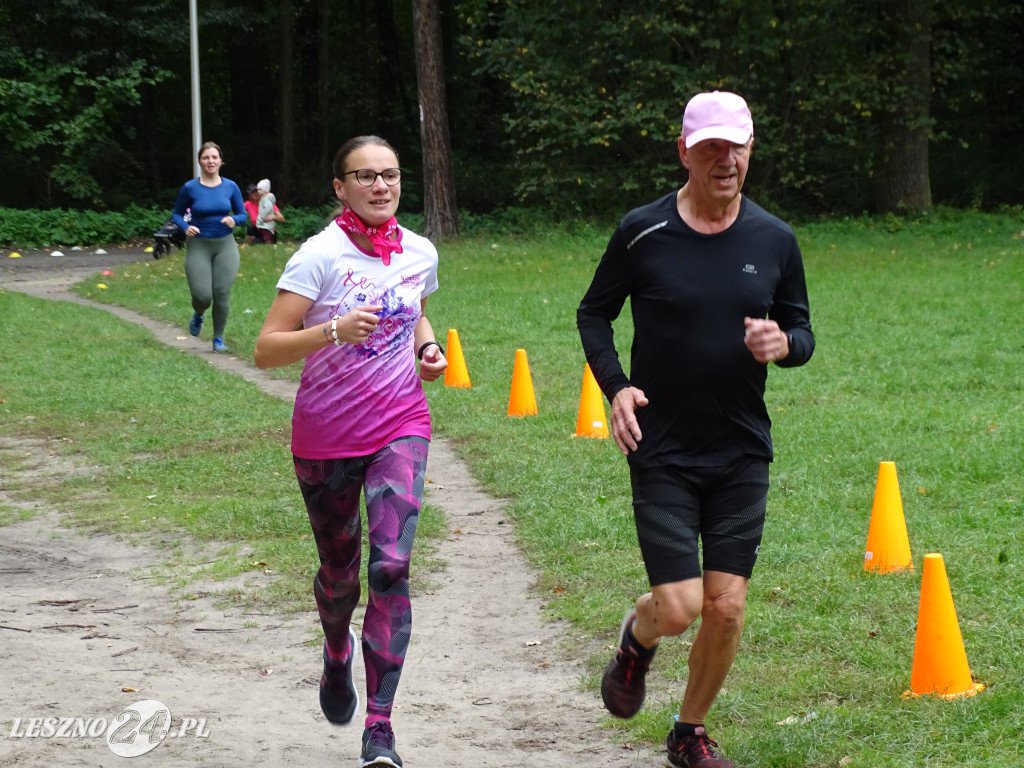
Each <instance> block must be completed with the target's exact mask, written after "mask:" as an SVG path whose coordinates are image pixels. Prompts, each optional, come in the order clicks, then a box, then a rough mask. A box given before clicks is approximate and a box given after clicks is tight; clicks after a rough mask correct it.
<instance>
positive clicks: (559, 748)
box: [0, 250, 664, 768]
mask: <svg viewBox="0 0 1024 768" xmlns="http://www.w3.org/2000/svg"><path fill="white" fill-rule="evenodd" d="M140 258H148V256H146V255H144V254H142V253H141V252H140V251H138V250H135V251H132V250H126V251H114V250H111V253H109V254H101V255H96V254H95V253H93V252H78V253H66V255H65V256H63V257H53V256H51V255H50V254H49V252H24V253H23V256H22V258H21V259H18V260H17V261H18V263H17V264H16V265H15V264H13V261H15V260H10V259H9V257H8V252H7V251H0V259H2V262H0V289H8V290H17V291H21V292H24V293H28V294H31V295H34V296H37V297H41V298H45V299H48V300H52V301H71V302H76V303H82V304H88V305H90V306H94V307H100V308H103V309H106V310H108V311H111V312H112V313H114V314H115V315H117V316H119V317H121V318H123V319H125V320H127V321H129V322H133V323H136V324H138V325H141V326H144V327H146V328H148V329H149V330H151V331H152V332H153V334H154V335H155V336H156V338H158V339H159V340H161V341H162V342H164V343H166V344H168V345H170V346H173V347H176V348H178V349H181V350H182V351H183V352H186V353H189V354H196V355H199V356H201V357H204V358H206V359H208V360H209V361H210V362H211V364H214V365H217V366H218V367H220V368H222V369H224V370H226V371H229V372H231V373H233V374H236V375H240V376H244V377H245V378H246V379H248V380H250V381H253V382H255V383H256V384H257V385H259V386H260V387H261V388H262V389H264V390H265V391H267V392H269V393H271V394H273V395H275V396H279V397H283V398H289V399H290V398H292V397H293V396H294V387H295V385H294V384H293V383H289V382H281V381H277V380H273V379H270V378H269V377H266V376H264V375H263V374H262V373H261V372H260V371H258V370H257V369H255V368H254V367H253V366H252V365H250V364H249V362H248V361H246V360H240V359H237V358H234V357H232V356H215V355H213V354H212V352H210V349H209V343H208V342H200V341H197V340H195V339H193V338H191V337H187V335H186V334H183V333H182V330H181V329H180V328H177V327H172V326H167V325H165V324H162V323H158V322H155V321H153V320H150V319H149V318H145V317H143V316H141V315H138V314H136V313H134V312H131V311H128V310H124V309H121V308H117V307H109V306H106V305H100V304H95V303H93V302H89V301H87V300H84V299H81V298H79V297H77V296H75V295H73V294H70V293H68V291H67V287H68V286H70V285H71V284H73V283H74V282H75V281H77V280H79V279H82V278H84V277H86V276H88V275H90V274H93V273H94V272H97V271H100V270H102V269H106V268H109V267H113V266H115V265H117V264H121V263H126V262H129V261H134V260H138V259H140ZM2 300H3V297H2V294H0V301H2ZM182 336H186V338H184V339H183V338H182ZM53 448H54V446H52V445H50V444H48V443H46V442H45V441H23V440H19V441H12V440H0V451H9V452H13V453H15V454H17V455H18V456H19V457H21V458H23V459H24V460H26V461H27V462H28V464H29V468H27V469H25V470H24V471H21V472H19V474H18V477H17V478H10V480H11V481H14V480H17V481H18V482H20V483H25V482H28V483H32V482H43V481H44V478H45V477H46V476H48V475H50V474H52V473H53V472H54V471H55V470H56V471H57V472H88V471H90V468H89V467H83V466H76V465H75V464H74V460H73V459H68V458H64V457H61V456H59V455H58V454H57V452H55V451H54V450H53ZM427 475H428V479H429V484H428V491H427V494H428V496H427V498H428V501H429V502H430V503H431V504H433V505H435V506H438V507H440V508H442V509H443V510H444V511H445V513H446V514H447V515H448V516H449V520H450V525H449V530H450V531H452V533H450V534H449V535H448V536H447V537H446V538H445V539H444V540H443V541H441V542H440V549H439V552H438V557H439V558H440V559H442V560H443V561H445V562H446V563H447V567H446V568H445V570H444V571H442V572H440V573H437V574H433V575H432V576H431V577H430V580H431V583H430V584H429V585H426V586H423V585H420V586H418V588H417V590H416V592H415V594H414V600H413V607H414V611H415V623H414V629H413V638H412V645H411V648H410V653H409V657H408V662H407V664H406V668H405V671H404V673H403V676H402V682H401V686H400V688H399V692H398V696H397V707H396V709H395V712H394V720H393V722H394V727H395V732H396V734H397V737H398V743H397V746H398V750H399V753H400V754H401V755H402V757H403V759H404V761H405V765H406V766H407V768H435V767H437V768H439V767H440V766H448V767H451V768H484V767H486V766H495V768H497V767H498V766H501V767H502V768H527V767H529V768H535V766H538V765H543V766H552V767H554V768H562V767H563V766H564V768H570V767H574V766H580V765H585V766H601V767H604V766H607V767H609V768H619V767H620V766H621V767H623V768H625V767H626V766H639V765H645V766H651V765H659V766H660V765H663V764H664V761H663V759H662V757H661V753H660V751H659V752H657V753H655V752H652V751H651V750H649V749H633V748H632V747H630V746H629V745H624V744H622V743H617V742H616V741H615V739H614V735H613V734H612V733H611V732H609V731H607V730H602V729H601V728H600V727H599V726H600V723H601V722H602V721H604V719H605V713H604V710H603V708H602V706H601V702H600V698H599V697H598V696H597V695H596V694H594V693H593V692H583V691H581V688H580V676H581V674H582V672H583V668H582V666H581V664H580V660H579V658H577V657H576V656H574V655H573V653H572V647H573V645H574V643H577V642H579V638H574V637H573V636H572V635H571V630H570V628H569V627H568V626H567V625H564V624H560V623H550V622H546V621H544V620H543V619H542V617H541V615H540V604H541V599H540V598H539V597H538V596H537V595H536V593H535V592H534V591H533V590H532V585H533V576H532V574H531V571H530V568H529V566H528V565H527V563H526V562H525V560H524V559H523V558H522V556H521V555H520V553H519V552H518V550H517V548H516V546H515V544H514V541H513V531H512V525H511V522H510V521H509V520H508V518H507V516H506V515H505V513H504V511H503V508H502V504H501V502H500V501H499V500H495V499H493V498H491V497H489V496H487V495H486V494H484V493H483V492H482V491H481V490H480V489H479V487H478V486H477V485H476V484H475V482H474V481H473V480H472V478H471V477H470V475H469V472H468V471H467V469H466V467H465V465H464V464H463V463H462V462H461V461H460V460H459V459H458V458H457V457H456V456H455V455H454V454H453V453H452V451H451V450H450V448H449V446H448V445H446V444H445V442H444V441H443V440H435V441H434V443H433V445H432V446H431V452H430V463H429V466H428V471H427ZM7 486H8V482H7V480H4V479H0V503H6V504H10V503H12V502H11V500H10V497H9V496H8V495H7V494H5V493H4V488H6V487H7ZM60 517H61V511H60V510H54V509H49V508H45V507H42V506H41V507H39V508H38V509H37V514H36V516H35V517H33V518H32V519H31V520H29V521H27V522H22V523H17V524H14V525H11V526H7V527H4V528H0V577H2V583H3V594H4V599H3V602H2V604H0V666H2V669H3V670H4V672H3V674H2V680H3V689H4V691H3V696H2V697H0V699H2V705H0V706H2V712H0V766H2V767H3V768H7V767H8V766H54V765H60V766H115V765H126V764H127V765H132V764H139V765H154V766H186V765H188V766H192V765H195V764H199V763H201V764H204V765H210V766H239V765H268V766H270V765H273V766H281V767H282V768H289V767H291V766H317V765H334V764H341V765H346V764H347V765H355V764H356V762H357V758H358V755H359V737H360V733H361V730H362V729H361V716H360V717H357V719H356V721H355V723H354V724H353V725H349V726H344V727H338V726H332V725H331V724H330V723H328V722H327V721H326V720H325V719H324V718H323V715H322V714H321V713H320V709H319V705H318V702H317V684H318V681H319V676H320V664H321V662H320V651H319V649H318V648H316V647H314V646H311V645H310V643H309V641H310V639H311V638H312V637H313V636H314V634H315V631H316V628H317V627H318V620H317V617H316V614H315V612H313V611H312V610H311V611H310V612H307V613H302V614H298V615H293V616H277V615H270V614H253V613H251V612H249V613H244V612H243V611H242V610H241V609H240V608H238V609H236V608H228V609H224V608H222V607H219V605H220V603H219V602H218V601H217V600H215V599H214V598H213V597H209V596H199V597H198V598H196V599H191V600H185V599H181V598H180V597H179V596H175V595H174V594H172V593H171V591H170V590H169V589H168V588H167V587H165V586H163V585H159V584H156V583H152V581H153V580H151V579H147V578H145V574H146V573H147V572H148V569H149V568H151V567H152V566H155V565H158V564H159V563H161V562H164V561H165V560H166V559H167V557H168V554H167V552H166V550H162V549H161V548H160V546H159V545H160V542H159V541H153V540H143V539H141V538H138V539H132V540H128V539H125V538H121V537H114V536H105V535H90V534H86V533H83V532H82V531H80V530H74V529H68V528H64V527H62V526H61V524H60ZM313 568H314V564H313V563H310V577H311V578H312V574H313ZM263 578H266V579H269V578H272V576H266V575H261V574H259V573H258V572H257V573H256V574H247V575H246V576H245V583H246V584H247V586H248V587H249V588H253V587H258V586H259V580H260V579H263ZM223 588H224V584H223V583H220V582H218V583H217V584H214V585H211V589H216V590H221V589H223ZM310 604H311V607H312V600H310ZM358 616H359V614H357V619H358ZM357 673H358V680H357V686H358V687H360V688H361V686H362V670H361V669H358V665H357ZM144 700H155V701H158V702H160V703H161V704H162V705H164V706H165V707H166V708H167V709H168V710H169V712H170V715H171V728H170V732H169V734H168V735H167V736H166V737H165V738H164V739H162V740H161V741H159V743H158V745H157V746H156V747H155V748H154V749H153V750H152V751H150V752H148V753H147V754H144V755H141V756H138V757H134V758H132V760H131V762H126V758H125V757H123V756H120V755H119V754H117V753H115V751H114V750H112V749H111V748H110V747H109V746H108V744H107V740H106V738H105V734H104V735H100V736H92V737H90V736H89V735H88V734H86V735H85V736H82V735H80V734H76V731H79V732H80V731H82V730H88V729H89V728H90V727H92V728H93V729H94V730H95V729H98V728H99V725H98V724H97V723H98V720H99V719H100V718H104V719H106V720H107V721H108V723H109V722H110V721H112V720H113V719H114V718H115V717H118V716H119V715H120V714H121V713H122V712H123V711H124V710H125V708H126V707H129V706H131V705H134V704H136V703H137V702H140V701H144ZM47 718H49V719H50V720H49V724H48V723H47V721H46V719H47ZM200 721H205V722H202V723H200ZM51 726H52V729H54V730H57V733H59V732H60V731H59V729H60V728H62V727H63V728H67V729H68V731H67V732H68V733H69V734H71V735H66V736H63V737H60V736H58V735H57V734H56V733H54V735H52V736H49V737H44V734H46V733H47V732H48V731H49V730H51ZM33 731H34V732H35V733H36V734H39V735H36V736H32V735H31V734H32V733H33ZM182 731H184V733H182ZM197 731H198V732H199V733H200V734H201V736H197Z"/></svg>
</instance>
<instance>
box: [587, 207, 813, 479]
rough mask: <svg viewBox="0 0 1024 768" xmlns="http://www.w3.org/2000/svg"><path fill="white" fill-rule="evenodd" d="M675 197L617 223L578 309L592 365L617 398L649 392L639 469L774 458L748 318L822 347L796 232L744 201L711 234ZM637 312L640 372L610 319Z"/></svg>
mask: <svg viewBox="0 0 1024 768" xmlns="http://www.w3.org/2000/svg"><path fill="white" fill-rule="evenodd" d="M676 194H677V193H676V192H672V193H671V194H668V195H666V196H664V197H662V198H661V199H659V200H656V201H655V202H653V203H651V204H649V205H646V206H643V207H641V208H637V209H635V210H633V211H631V212H629V213H628V214H627V215H626V216H625V217H623V219H622V221H621V222H620V223H619V226H618V228H617V229H616V230H615V232H614V234H613V235H612V237H611V240H610V241H609V243H608V248H607V250H606V251H605V253H604V256H603V257H602V259H601V263H600V265H599V266H598V268H597V271H596V272H595V274H594V279H593V281H592V283H591V285H590V288H589V290H588V291H587V293H586V295H585V296H584V298H583V301H582V303H581V304H580V306H579V309H578V310H577V313H576V321H577V326H578V327H579V331H580V338H581V340H582V342H583V349H584V352H585V353H586V357H587V361H588V362H589V363H590V367H591V370H592V371H593V373H594V377H595V378H596V379H597V382H598V384H599V385H600V386H601V389H602V390H603V392H604V393H605V395H606V396H607V398H608V400H609V401H612V400H613V399H614V398H615V395H616V393H617V392H619V391H620V390H621V389H623V388H624V387H627V386H630V385H632V386H634V387H638V388H639V389H641V390H643V392H644V394H645V395H646V396H647V398H648V400H649V404H648V405H647V406H644V407H641V408H637V410H636V418H637V422H638V424H639V426H640V429H641V431H642V433H643V439H642V440H641V441H640V443H639V445H638V448H637V450H636V451H635V452H633V453H631V454H630V455H629V461H630V463H631V465H632V466H634V467H654V466H666V465H669V466H684V467H685V466H724V465H727V464H729V463H731V462H733V461H735V460H736V459H738V458H739V457H741V456H743V455H753V456H760V457H763V458H765V459H767V460H769V461H771V460H772V458H773V453H772V441H771V420H770V419H769V417H768V411H767V408H766V407H765V403H764V389H765V380H766V379H767V376H768V366H767V365H765V364H763V363H759V362H757V360H755V359H754V357H753V355H752V354H751V353H750V351H749V350H748V349H747V348H746V346H745V345H744V341H743V339H744V333H745V327H744V322H743V319H744V317H752V318H764V317H767V318H769V319H771V320H774V321H776V322H777V323H778V324H779V327H780V328H781V329H782V330H783V331H785V332H786V333H787V335H788V337H789V354H788V356H787V357H786V358H785V359H783V360H779V361H778V362H777V363H776V365H779V366H781V367H794V366H798V365H803V364H804V363H806V362H807V361H808V360H809V359H810V357H811V354H812V353H813V351H814V334H813V332H812V331H811V320H810V311H809V308H808V301H807V287H806V283H805V280H804V268H803V259H802V257H801V255H800V248H799V247H798V245H797V242H796V236H795V235H794V234H793V231H792V229H791V228H790V227H789V226H788V225H787V224H785V223H784V222H783V221H781V220H780V219H778V218H776V217H775V216H772V215H771V214H769V213H767V212H766V211H765V210H764V209H763V208H761V207H760V206H758V205H757V204H755V203H753V202H752V201H750V200H748V199H747V198H746V197H743V198H741V205H740V211H739V214H738V216H737V218H736V221H734V222H733V224H732V225H731V226H730V227H729V228H728V229H726V230H725V231H723V232H720V233H717V234H713V235H707V234H702V233H699V232H697V231H695V230H693V229H691V228H690V227H689V226H687V225H686V224H685V223H684V222H683V219H682V217H681V216H680V215H679V211H678V209H677V207H676ZM627 297H629V299H630V306H631V309H632V315H633V331H634V335H633V344H632V352H631V357H630V375H629V376H628V377H627V376H626V374H625V372H624V371H623V369H622V365H621V364H620V362H619V358H618V355H617V354H616V351H615V343H614V336H613V331H612V321H613V320H614V319H615V318H616V317H618V315H619V313H620V312H621V310H622V307H623V305H624V303H625V301H626V298H627Z"/></svg>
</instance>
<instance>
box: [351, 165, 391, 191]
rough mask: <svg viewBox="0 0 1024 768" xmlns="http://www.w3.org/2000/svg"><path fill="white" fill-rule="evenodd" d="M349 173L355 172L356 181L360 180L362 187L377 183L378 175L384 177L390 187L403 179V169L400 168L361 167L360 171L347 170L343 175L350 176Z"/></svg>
mask: <svg viewBox="0 0 1024 768" xmlns="http://www.w3.org/2000/svg"><path fill="white" fill-rule="evenodd" d="M349 174H355V177H356V181H357V182H359V186H361V187H372V186H373V185H374V184H376V183H377V177H378V176H380V177H381V178H382V179H384V183H385V184H387V185H388V186H389V187H393V186H395V184H397V183H398V182H400V181H401V180H402V170H401V169H400V168H385V169H384V170H383V171H371V170H370V169H369V168H360V169H359V170H358V171H346V172H345V173H343V174H341V175H342V176H348V175H349Z"/></svg>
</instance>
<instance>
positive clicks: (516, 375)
mask: <svg viewBox="0 0 1024 768" xmlns="http://www.w3.org/2000/svg"><path fill="white" fill-rule="evenodd" d="M508 415H509V416H536V415H537V398H536V397H534V394H533V379H531V378H530V363H529V362H528V361H527V359H526V350H525V349H517V350H516V364H515V367H514V368H513V369H512V392H511V393H510V394H509V397H508Z"/></svg>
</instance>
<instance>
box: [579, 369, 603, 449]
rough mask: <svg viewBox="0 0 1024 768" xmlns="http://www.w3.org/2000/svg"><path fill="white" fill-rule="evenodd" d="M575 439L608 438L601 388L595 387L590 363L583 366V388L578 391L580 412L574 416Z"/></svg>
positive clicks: (595, 383) (595, 381) (595, 382)
mask: <svg viewBox="0 0 1024 768" xmlns="http://www.w3.org/2000/svg"><path fill="white" fill-rule="evenodd" d="M576 437H608V420H607V419H606V418H605V413H604V401H603V400H602V399H601V388H600V387H599V386H597V379H595V378H594V372H593V371H591V370H590V363H586V364H585V365H584V366H583V388H582V390H581V391H580V410H579V413H578V414H577V416H576Z"/></svg>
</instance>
